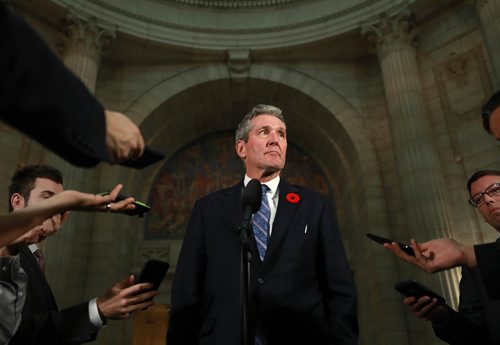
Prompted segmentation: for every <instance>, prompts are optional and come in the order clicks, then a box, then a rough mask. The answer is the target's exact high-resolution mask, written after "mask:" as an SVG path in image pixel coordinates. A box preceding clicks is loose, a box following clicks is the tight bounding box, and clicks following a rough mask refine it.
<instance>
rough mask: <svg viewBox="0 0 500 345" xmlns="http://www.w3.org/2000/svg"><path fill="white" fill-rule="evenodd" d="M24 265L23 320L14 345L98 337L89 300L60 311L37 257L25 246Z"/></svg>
mask: <svg viewBox="0 0 500 345" xmlns="http://www.w3.org/2000/svg"><path fill="white" fill-rule="evenodd" d="M20 255H21V266H22V267H23V269H24V270H25V271H26V274H27V275H28V291H27V295H26V302H25V304H24V308H23V313H22V321H21V325H20V327H19V329H18V330H17V332H16V335H15V336H14V337H13V338H12V340H11V342H10V343H9V344H10V345H31V344H37V345H39V344H50V345H69V344H71V345H74V344H81V343H84V342H89V341H93V340H95V338H96V336H97V331H98V328H96V327H95V326H94V325H92V323H91V321H90V319H89V311H88V302H85V303H81V304H78V305H75V306H73V307H70V308H67V309H64V310H61V311H59V310H58V308H57V304H56V301H55V299H54V296H53V294H52V290H51V289H50V286H49V284H48V283H47V280H46V279H45V276H44V275H43V273H42V271H41V270H40V267H39V266H38V263H37V261H36V258H35V256H34V255H33V254H32V253H31V251H30V249H29V248H28V247H26V246H23V247H21V249H20Z"/></svg>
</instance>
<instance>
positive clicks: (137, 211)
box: [99, 192, 151, 218]
mask: <svg viewBox="0 0 500 345" xmlns="http://www.w3.org/2000/svg"><path fill="white" fill-rule="evenodd" d="M108 194H109V192H104V193H100V194H99V195H108ZM127 198H129V196H128V195H124V194H121V193H120V194H118V195H117V196H116V199H115V201H114V202H118V201H122V200H125V199H127ZM134 205H135V208H134V209H133V210H128V211H125V212H124V213H125V214H128V215H129V216H139V217H140V218H142V217H144V213H146V212H148V211H149V210H151V206H149V205H148V204H146V203H144V202H142V201H137V200H136V201H134Z"/></svg>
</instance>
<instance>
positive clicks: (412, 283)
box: [394, 279, 446, 304]
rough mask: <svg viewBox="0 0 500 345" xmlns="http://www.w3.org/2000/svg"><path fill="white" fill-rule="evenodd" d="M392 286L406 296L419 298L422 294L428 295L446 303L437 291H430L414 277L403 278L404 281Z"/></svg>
mask: <svg viewBox="0 0 500 345" xmlns="http://www.w3.org/2000/svg"><path fill="white" fill-rule="evenodd" d="M394 288H395V289H396V290H398V291H399V292H400V293H402V294H403V295H404V296H406V297H415V298H417V299H418V298H420V297H423V296H429V297H430V298H435V299H437V300H438V301H439V303H441V304H446V300H445V299H444V297H443V296H441V295H440V294H438V293H437V292H434V291H432V290H431V289H429V288H428V287H425V286H423V285H422V284H420V283H419V282H417V281H416V280H415V279H410V280H405V281H404V282H400V283H397V284H396V285H394Z"/></svg>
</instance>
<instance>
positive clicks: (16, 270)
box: [0, 255, 28, 344]
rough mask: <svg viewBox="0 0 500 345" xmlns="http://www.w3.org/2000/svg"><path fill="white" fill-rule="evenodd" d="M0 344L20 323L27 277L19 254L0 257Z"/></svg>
mask: <svg viewBox="0 0 500 345" xmlns="http://www.w3.org/2000/svg"><path fill="white" fill-rule="evenodd" d="M0 266H1V269H0V315H2V316H1V317H0V344H7V343H8V342H9V341H10V339H11V338H12V336H13V335H14V334H15V332H16V330H17V328H18V327H19V325H20V323H21V313H22V310H23V306H24V301H25V298H26V284H27V282H28V277H27V276H26V272H24V270H23V269H22V268H21V266H20V258H19V255H16V256H7V257H0Z"/></svg>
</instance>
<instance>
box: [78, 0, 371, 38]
mask: <svg viewBox="0 0 500 345" xmlns="http://www.w3.org/2000/svg"><path fill="white" fill-rule="evenodd" d="M87 1H88V2H89V3H93V4H94V5H97V6H99V7H101V8H104V9H106V10H109V11H112V12H115V13H118V14H120V15H123V16H126V17H129V18H133V19H136V20H140V21H141V22H144V23H147V24H152V25H157V26H161V27H165V28H169V29H175V30H181V31H188V32H196V33H204V34H232V35H240V34H260V33H273V32H280V31H287V30H291V29H300V28H304V27H308V26H312V25H316V24H321V23H324V22H328V21H331V20H334V19H337V18H340V17H344V16H346V15H349V14H352V13H355V12H357V11H359V10H362V9H365V8H366V7H369V6H371V5H373V4H375V3H377V2H378V1H379V0H365V1H363V2H362V3H359V4H357V5H355V6H351V7H349V8H346V9H344V10H341V11H338V12H334V13H329V14H327V15H324V16H321V17H317V18H313V19H310V20H305V21H302V22H298V23H291V24H288V25H277V26H270V27H265V28H251V29H219V28H207V27H196V26H190V25H181V24H177V23H171V22H169V21H165V20H160V19H154V18H151V17H148V16H144V15H141V14H138V13H134V12H130V11H128V10H126V9H124V8H120V7H117V6H114V5H111V4H109V3H108V2H107V1H104V0H87Z"/></svg>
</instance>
